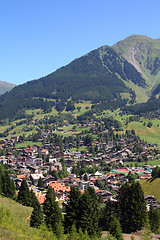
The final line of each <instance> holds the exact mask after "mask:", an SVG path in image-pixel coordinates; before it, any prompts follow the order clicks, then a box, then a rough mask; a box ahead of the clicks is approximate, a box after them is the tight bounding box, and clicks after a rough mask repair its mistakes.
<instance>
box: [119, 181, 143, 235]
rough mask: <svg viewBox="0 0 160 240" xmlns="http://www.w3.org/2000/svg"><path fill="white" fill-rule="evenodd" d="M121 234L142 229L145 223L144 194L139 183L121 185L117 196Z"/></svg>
mask: <svg viewBox="0 0 160 240" xmlns="http://www.w3.org/2000/svg"><path fill="white" fill-rule="evenodd" d="M117 200H118V207H119V214H120V223H121V226H122V230H123V232H126V233H130V232H135V231H136V230H140V229H142V227H143V226H144V224H145V223H146V221H147V214H146V203H145V199H144V193H143V190H142V188H141V185H140V183H139V182H135V183H132V184H128V183H125V184H123V185H122V186H121V187H120V189H119V192H118V196H117Z"/></svg>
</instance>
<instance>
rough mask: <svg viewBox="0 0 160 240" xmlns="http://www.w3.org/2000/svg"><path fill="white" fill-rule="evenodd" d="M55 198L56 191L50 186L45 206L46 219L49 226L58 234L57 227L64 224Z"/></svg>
mask: <svg viewBox="0 0 160 240" xmlns="http://www.w3.org/2000/svg"><path fill="white" fill-rule="evenodd" d="M55 199H56V197H55V193H54V191H53V189H52V187H49V188H48V191H47V194H46V200H45V202H44V206H43V212H44V219H45V222H46V225H47V227H48V228H49V229H50V230H52V231H53V232H54V233H56V234H57V228H58V227H59V226H60V225H61V224H62V213H61V210H60V208H59V206H58V203H57V202H56V201H55Z"/></svg>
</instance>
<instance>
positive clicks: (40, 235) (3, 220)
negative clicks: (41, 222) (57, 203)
mask: <svg viewBox="0 0 160 240" xmlns="http://www.w3.org/2000/svg"><path fill="white" fill-rule="evenodd" d="M31 213H32V208H30V207H25V206H22V205H21V204H19V203H17V202H15V201H13V200H11V199H8V198H2V197H0V239H5V240H31V239H33V240H45V239H53V240H56V238H55V237H54V236H53V234H52V233H50V232H48V230H46V229H45V227H42V228H41V229H34V228H31V227H30V226H29V218H30V216H31Z"/></svg>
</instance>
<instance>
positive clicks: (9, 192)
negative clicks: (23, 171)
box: [2, 170, 15, 198]
mask: <svg viewBox="0 0 160 240" xmlns="http://www.w3.org/2000/svg"><path fill="white" fill-rule="evenodd" d="M2 192H3V194H4V195H5V196H6V197H9V198H14V196H15V186H14V182H13V180H12V179H11V178H10V177H9V175H8V171H7V170H5V171H4V174H3V176H2Z"/></svg>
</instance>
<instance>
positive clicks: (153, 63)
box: [0, 35, 160, 119]
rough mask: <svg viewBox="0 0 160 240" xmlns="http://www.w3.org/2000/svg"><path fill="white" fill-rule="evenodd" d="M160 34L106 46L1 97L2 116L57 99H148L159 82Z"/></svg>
mask: <svg viewBox="0 0 160 240" xmlns="http://www.w3.org/2000/svg"><path fill="white" fill-rule="evenodd" d="M159 69H160V40H159V39H158V40H153V39H151V38H148V37H145V36H138V35H133V36H130V37H128V38H126V39H125V40H123V41H120V42H118V43H117V44H115V45H114V46H113V47H109V46H102V47H100V48H98V49H96V50H93V51H91V52H90V53H88V54H86V55H84V56H82V57H80V58H78V59H75V60H74V61H72V62H71V63H70V64H68V65H67V66H65V67H62V68H60V69H58V70H57V71H55V72H53V73H51V74H49V75H47V76H46V77H43V78H40V79H38V80H34V81H30V82H27V83H25V84H22V85H19V86H17V87H15V88H14V89H13V90H12V91H11V92H9V93H6V94H4V95H3V96H1V97H0V112H1V116H0V119H5V118H14V117H15V116H16V114H18V113H19V112H20V113H22V112H24V110H25V109H30V108H31V109H33V108H42V109H43V110H44V111H49V110H50V109H51V107H52V106H53V105H55V101H53V99H55V100H56V101H58V100H59V101H61V102H63V103H64V102H66V101H67V100H68V99H72V101H77V100H81V99H83V100H91V101H92V102H93V103H99V102H106V103H107V102H108V103H112V102H113V103H115V101H122V100H123V99H124V98H125V99H126V102H125V104H126V103H127V102H128V103H130V104H131V103H134V102H135V101H139V102H143V101H147V100H148V98H149V96H151V94H152V92H155V91H156V87H157V86H159V85H158V83H160V78H159Z"/></svg>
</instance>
